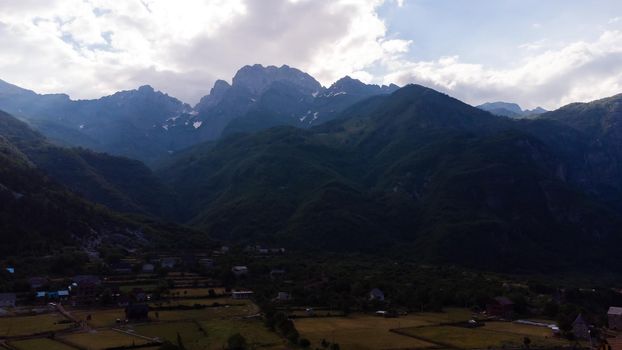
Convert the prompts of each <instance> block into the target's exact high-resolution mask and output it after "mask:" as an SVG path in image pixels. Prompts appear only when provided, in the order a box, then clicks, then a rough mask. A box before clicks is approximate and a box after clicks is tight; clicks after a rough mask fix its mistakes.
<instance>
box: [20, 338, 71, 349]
mask: <svg viewBox="0 0 622 350" xmlns="http://www.w3.org/2000/svg"><path fill="white" fill-rule="evenodd" d="M9 345H11V346H12V347H14V348H16V349H18V350H75V348H73V347H71V346H68V345H65V344H63V343H59V342H57V341H54V340H51V339H48V338H39V339H28V340H19V341H15V342H11V343H9Z"/></svg>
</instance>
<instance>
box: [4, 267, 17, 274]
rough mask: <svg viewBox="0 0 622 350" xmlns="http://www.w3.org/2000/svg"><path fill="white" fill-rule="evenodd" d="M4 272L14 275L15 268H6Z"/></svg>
mask: <svg viewBox="0 0 622 350" xmlns="http://www.w3.org/2000/svg"><path fill="white" fill-rule="evenodd" d="M6 272H8V273H10V274H14V273H15V268H14V267H7V268H6Z"/></svg>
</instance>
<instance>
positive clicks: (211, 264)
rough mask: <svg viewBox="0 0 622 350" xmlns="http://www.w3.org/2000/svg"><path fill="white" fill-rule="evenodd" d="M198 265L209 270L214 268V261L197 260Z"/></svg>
mask: <svg viewBox="0 0 622 350" xmlns="http://www.w3.org/2000/svg"><path fill="white" fill-rule="evenodd" d="M199 265H201V266H202V267H203V268H205V269H208V270H209V269H211V268H213V267H214V260H213V259H207V258H204V259H200V260H199Z"/></svg>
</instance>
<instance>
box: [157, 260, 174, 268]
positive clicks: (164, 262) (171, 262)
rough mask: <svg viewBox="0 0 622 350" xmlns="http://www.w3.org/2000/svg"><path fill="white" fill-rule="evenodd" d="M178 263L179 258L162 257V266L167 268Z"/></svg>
mask: <svg viewBox="0 0 622 350" xmlns="http://www.w3.org/2000/svg"><path fill="white" fill-rule="evenodd" d="M175 265H177V258H162V260H160V266H161V267H162V268H165V269H172V268H174V267H175Z"/></svg>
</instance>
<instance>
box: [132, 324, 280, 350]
mask: <svg viewBox="0 0 622 350" xmlns="http://www.w3.org/2000/svg"><path fill="white" fill-rule="evenodd" d="M134 331H135V333H136V334H140V335H144V336H148V337H154V338H155V337H157V338H160V339H162V340H168V341H170V342H173V343H175V342H176V341H177V334H178V333H179V335H180V336H181V338H182V340H183V343H184V346H185V347H186V348H187V349H189V350H195V349H196V350H199V349H214V350H216V349H222V348H223V346H224V345H226V342H227V339H228V338H229V337H230V336H231V335H233V334H235V333H240V334H242V335H243V336H244V337H245V338H246V340H247V341H248V343H249V345H252V347H261V348H269V347H274V346H283V345H284V343H283V340H282V339H281V338H280V337H279V336H278V335H277V334H275V333H273V332H271V331H269V330H268V329H266V328H265V326H264V325H263V322H261V321H260V320H243V319H214V320H209V321H200V322H198V323H196V322H192V321H184V322H162V323H152V324H143V325H137V326H136V327H134Z"/></svg>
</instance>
